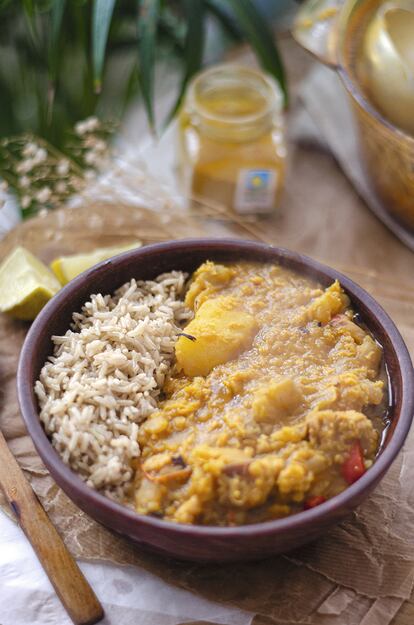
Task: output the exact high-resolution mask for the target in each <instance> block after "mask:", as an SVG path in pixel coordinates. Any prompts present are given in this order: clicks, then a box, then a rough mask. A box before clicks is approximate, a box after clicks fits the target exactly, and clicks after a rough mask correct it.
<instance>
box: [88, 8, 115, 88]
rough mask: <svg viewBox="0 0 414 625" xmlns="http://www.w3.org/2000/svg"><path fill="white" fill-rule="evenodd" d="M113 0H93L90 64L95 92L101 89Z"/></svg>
mask: <svg viewBox="0 0 414 625" xmlns="http://www.w3.org/2000/svg"><path fill="white" fill-rule="evenodd" d="M114 7H115V0H94V3H93V9H92V64H93V80H94V86H95V92H96V93H99V92H100V91H101V83H102V72H103V66H104V60H105V50H106V44H107V41H108V33H109V27H110V25H111V21H112V14H113V12H114Z"/></svg>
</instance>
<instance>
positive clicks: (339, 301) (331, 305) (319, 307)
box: [307, 280, 349, 323]
mask: <svg viewBox="0 0 414 625" xmlns="http://www.w3.org/2000/svg"><path fill="white" fill-rule="evenodd" d="M348 305H349V298H348V296H347V295H345V293H344V292H343V290H342V289H341V285H340V284H339V282H338V280H335V282H334V283H333V284H331V286H330V287H328V288H327V289H325V290H324V292H323V293H322V295H319V297H317V298H316V299H314V300H313V302H311V303H310V304H309V306H308V309H307V317H308V319H311V320H315V321H319V322H320V323H328V321H330V320H331V319H332V317H334V316H335V315H337V314H338V313H340V312H342V311H343V310H344V309H345V308H346V306H348Z"/></svg>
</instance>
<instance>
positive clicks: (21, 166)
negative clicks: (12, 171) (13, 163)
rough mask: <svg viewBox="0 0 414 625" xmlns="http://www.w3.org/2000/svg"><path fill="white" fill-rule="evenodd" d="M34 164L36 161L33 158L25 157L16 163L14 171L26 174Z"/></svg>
mask: <svg viewBox="0 0 414 625" xmlns="http://www.w3.org/2000/svg"><path fill="white" fill-rule="evenodd" d="M35 165H36V162H35V160H34V159H33V158H25V159H23V160H22V161H20V163H18V165H17V167H16V171H17V173H18V174H27V172H29V171H31V170H32V169H33V167H34V166H35Z"/></svg>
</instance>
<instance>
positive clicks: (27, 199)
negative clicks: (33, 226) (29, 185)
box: [20, 195, 32, 208]
mask: <svg viewBox="0 0 414 625" xmlns="http://www.w3.org/2000/svg"><path fill="white" fill-rule="evenodd" d="M31 203H32V200H31V198H30V197H29V196H28V195H24V196H23V197H22V199H21V200H20V205H21V207H22V208H29V206H30V204H31Z"/></svg>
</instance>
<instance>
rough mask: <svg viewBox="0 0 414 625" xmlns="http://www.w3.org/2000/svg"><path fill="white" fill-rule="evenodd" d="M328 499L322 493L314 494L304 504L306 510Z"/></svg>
mask: <svg viewBox="0 0 414 625" xmlns="http://www.w3.org/2000/svg"><path fill="white" fill-rule="evenodd" d="M324 501H326V499H325V497H323V496H322V495H314V496H313V497H309V499H307V500H306V501H305V503H304V504H303V509H304V510H310V509H311V508H315V507H316V506H320V505H321V503H323V502H324Z"/></svg>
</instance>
